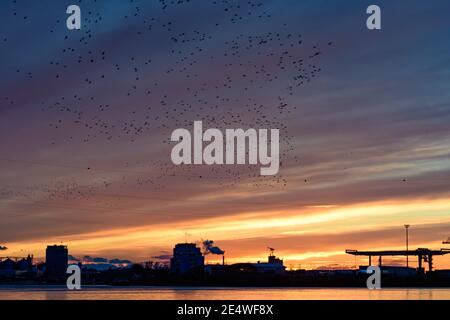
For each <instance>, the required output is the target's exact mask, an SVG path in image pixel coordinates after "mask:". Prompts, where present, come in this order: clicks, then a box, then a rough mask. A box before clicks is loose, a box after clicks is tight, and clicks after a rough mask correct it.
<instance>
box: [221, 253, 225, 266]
mask: <svg viewBox="0 0 450 320" xmlns="http://www.w3.org/2000/svg"><path fill="white" fill-rule="evenodd" d="M222 265H223V266H224V265H225V255H222Z"/></svg>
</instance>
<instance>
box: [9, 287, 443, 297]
mask: <svg viewBox="0 0 450 320" xmlns="http://www.w3.org/2000/svg"><path fill="white" fill-rule="evenodd" d="M29 299H32V300H270V299H274V300H277V299H280V300H316V299H318V300H380V299H381V300H385V299H388V300H450V289H423V288H420V289H419V288H417V289H416V288H407V289H382V290H368V289H364V288H337V289H336V288H332V289H330V288H218V287H213V288H209V287H208V288H206V287H205V288H199V287H196V288H191V287H126V288H123V287H109V286H86V287H83V288H82V290H81V291H68V290H67V289H66V288H65V287H63V286H0V300H29Z"/></svg>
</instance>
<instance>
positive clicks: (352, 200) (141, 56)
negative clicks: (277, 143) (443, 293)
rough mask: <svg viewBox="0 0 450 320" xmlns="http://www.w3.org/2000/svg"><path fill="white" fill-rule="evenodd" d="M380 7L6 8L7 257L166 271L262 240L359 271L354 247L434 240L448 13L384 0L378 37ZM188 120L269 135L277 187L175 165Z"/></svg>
mask: <svg viewBox="0 0 450 320" xmlns="http://www.w3.org/2000/svg"><path fill="white" fill-rule="evenodd" d="M73 2H75V1H73ZM76 2H77V3H78V1H76ZM373 2H374V1H363V0H358V1H356V0H352V1H325V0H319V1H298V0H292V1H291V0H286V1H267V0H261V1H248V2H247V1H245V2H244V1H217V2H214V1H205V0H191V1H181V3H178V1H143V0H142V1H138V0H135V1H126V2H125V1H93V0H91V1H82V2H79V5H80V7H81V10H82V21H83V26H82V29H81V30H78V31H77V30H75V31H69V30H68V29H67V28H66V18H67V14H66V8H67V6H68V5H70V4H72V2H71V1H49V0H45V1H31V0H30V1H26V0H17V1H12V0H4V1H1V3H0V24H1V27H0V246H4V247H7V250H2V251H0V256H24V255H27V254H28V253H31V254H34V255H35V256H36V257H39V258H41V257H44V254H45V247H46V246H47V245H48V244H55V243H56V244H58V243H63V244H66V245H68V247H69V253H70V254H71V255H73V256H77V257H80V256H84V255H91V256H95V257H106V258H121V259H130V260H132V261H136V262H141V261H146V260H155V261H162V262H166V261H167V258H168V257H169V256H170V254H171V251H172V248H173V246H174V245H175V244H176V243H178V242H184V241H189V242H198V243H200V241H201V240H202V239H211V240H214V242H215V244H217V245H218V246H219V247H220V248H222V249H223V250H225V252H226V253H225V256H226V260H227V262H229V263H233V262H246V261H258V260H261V261H262V260H265V259H266V256H267V255H268V250H267V247H268V246H269V247H274V248H275V249H276V255H277V256H280V257H281V258H283V259H284V260H285V265H286V266H287V267H288V268H289V267H293V268H294V267H295V268H298V267H302V268H318V267H354V266H355V265H356V266H357V265H359V264H365V263H367V261H366V260H364V259H362V258H361V259H360V258H357V259H356V260H355V257H353V256H350V255H346V254H345V249H358V250H363V249H364V250H372V249H373V250H375V249H379V250H382V249H404V248H405V231H404V227H403V225H404V224H410V225H411V228H410V248H411V249H416V248H432V249H440V248H443V247H444V245H443V244H442V241H443V240H445V239H447V238H448V237H449V236H450V90H449V88H450V41H449V39H450V19H449V18H448V17H449V13H450V3H449V2H448V1H445V0H442V1H417V0H415V1H408V5H406V4H405V3H406V2H405V1H375V2H376V4H378V5H379V6H380V7H381V10H382V30H376V31H370V30H368V29H367V28H366V19H367V17H368V15H367V14H366V8H367V6H368V5H370V4H373ZM294 39H295V40H294ZM317 52H320V54H318V55H315V54H316V53H317ZM299 59H302V62H301V63H302V72H303V73H302V74H307V75H308V76H304V78H301V79H305V81H304V82H305V83H303V84H302V85H298V86H296V84H298V82H295V81H299V80H298V78H296V80H295V81H294V80H293V79H294V77H295V76H296V75H298V74H297V73H298V69H295V68H298V65H299V64H300V62H299ZM296 72H297V73H296ZM312 75H314V76H312ZM308 77H310V78H308ZM307 78H308V81H306V79H307ZM292 87H293V88H292ZM194 120H204V123H205V124H204V126H205V127H217V128H220V129H226V128H244V129H246V128H250V127H254V128H258V127H261V128H263V127H265V126H267V125H270V126H271V127H270V128H279V129H280V130H281V131H280V137H281V150H282V151H281V155H280V156H281V158H280V161H281V162H282V166H281V168H280V173H279V175H278V176H275V177H260V176H259V167H248V166H231V167H230V166H213V167H209V166H190V167H176V166H174V165H173V164H172V162H171V159H170V151H171V148H172V147H173V144H171V143H170V133H171V132H172V131H173V130H175V129H177V128H180V127H185V128H187V129H189V130H192V127H191V125H192V123H193V121H194ZM220 259H221V258H220V257H214V256H208V257H207V261H209V262H214V261H219V260H220ZM405 260H406V259H405V258H403V257H401V258H398V259H386V260H385V261H386V262H389V263H391V264H394V265H396V264H404V263H405ZM411 260H412V261H413V265H414V266H415V265H416V263H417V262H416V261H415V259H410V261H411ZM435 266H436V267H437V268H450V257H437V258H436V263H435Z"/></svg>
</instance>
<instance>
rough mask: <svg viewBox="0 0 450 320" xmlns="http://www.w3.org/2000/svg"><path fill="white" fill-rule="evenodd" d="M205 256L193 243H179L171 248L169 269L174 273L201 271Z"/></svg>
mask: <svg viewBox="0 0 450 320" xmlns="http://www.w3.org/2000/svg"><path fill="white" fill-rule="evenodd" d="M204 266H205V258H204V257H203V255H202V253H201V251H200V248H198V247H197V246H196V245H195V243H179V244H177V245H175V248H174V249H173V257H172V258H171V259H170V271H171V272H172V273H175V274H187V273H195V272H203V268H204Z"/></svg>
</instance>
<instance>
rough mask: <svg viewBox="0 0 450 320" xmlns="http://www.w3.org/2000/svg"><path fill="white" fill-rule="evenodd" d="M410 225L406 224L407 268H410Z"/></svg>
mask: <svg viewBox="0 0 450 320" xmlns="http://www.w3.org/2000/svg"><path fill="white" fill-rule="evenodd" d="M409 227H410V225H409V224H405V231H406V267H407V268H409V251H408V250H409V243H408V242H409V239H408V229H409Z"/></svg>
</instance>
